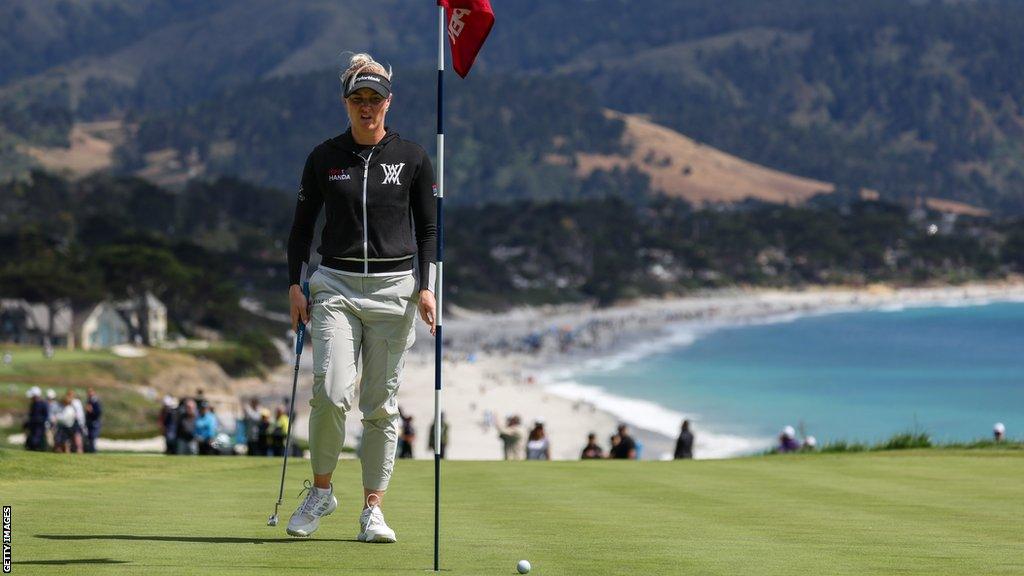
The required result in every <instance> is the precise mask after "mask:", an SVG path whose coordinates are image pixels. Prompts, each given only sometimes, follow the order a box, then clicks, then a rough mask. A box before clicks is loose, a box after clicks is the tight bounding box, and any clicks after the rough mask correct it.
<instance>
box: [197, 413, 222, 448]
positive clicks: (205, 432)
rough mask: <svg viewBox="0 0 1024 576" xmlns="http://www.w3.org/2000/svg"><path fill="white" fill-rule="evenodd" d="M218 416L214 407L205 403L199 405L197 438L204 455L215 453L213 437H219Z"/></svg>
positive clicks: (198, 445)
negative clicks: (214, 411)
mask: <svg viewBox="0 0 1024 576" xmlns="http://www.w3.org/2000/svg"><path fill="white" fill-rule="evenodd" d="M217 428H219V426H218V422H217V416H216V415H215V414H214V413H213V407H212V406H210V405H209V404H203V405H201V406H200V407H199V418H196V421H195V439H196V445H197V447H198V449H199V453H200V454H202V455H208V454H213V453H214V450H213V439H214V438H216V437H217Z"/></svg>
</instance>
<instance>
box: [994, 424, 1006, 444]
mask: <svg viewBox="0 0 1024 576" xmlns="http://www.w3.org/2000/svg"><path fill="white" fill-rule="evenodd" d="M1004 438H1006V425H1005V424H1003V423H1002V422H996V424H995V426H993V427H992V439H993V440H995V441H996V442H1002V441H1003V439H1004Z"/></svg>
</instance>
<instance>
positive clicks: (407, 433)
mask: <svg viewBox="0 0 1024 576" xmlns="http://www.w3.org/2000/svg"><path fill="white" fill-rule="evenodd" d="M399 440H400V442H401V443H400V444H399V449H398V457H399V458H413V457H414V456H413V451H412V447H413V445H414V444H415V443H416V428H415V427H414V426H413V425H412V415H411V414H410V415H408V416H403V417H402V436H401V437H400V438H399Z"/></svg>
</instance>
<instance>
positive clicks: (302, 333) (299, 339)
mask: <svg viewBox="0 0 1024 576" xmlns="http://www.w3.org/2000/svg"><path fill="white" fill-rule="evenodd" d="M302 295H303V296H305V297H306V306H307V308H308V306H309V281H308V280H303V281H302ZM305 339H306V324H305V323H304V322H302V321H299V328H298V330H296V331H295V355H296V356H298V355H299V354H302V343H303V342H304V341H305Z"/></svg>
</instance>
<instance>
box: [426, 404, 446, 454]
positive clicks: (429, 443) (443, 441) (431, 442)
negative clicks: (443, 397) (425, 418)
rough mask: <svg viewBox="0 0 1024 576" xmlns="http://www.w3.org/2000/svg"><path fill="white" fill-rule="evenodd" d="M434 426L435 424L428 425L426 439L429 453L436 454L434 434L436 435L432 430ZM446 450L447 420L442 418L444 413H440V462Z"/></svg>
mask: <svg viewBox="0 0 1024 576" xmlns="http://www.w3.org/2000/svg"><path fill="white" fill-rule="evenodd" d="M436 424H437V422H431V423H430V436H428V437H427V448H428V449H429V450H430V451H431V452H437V449H436V448H434V434H435V433H436V432H435V430H434V426H435V425H436ZM447 448H448V419H447V418H445V417H444V412H441V459H442V460H443V459H444V456H445V452H446V451H447Z"/></svg>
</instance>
